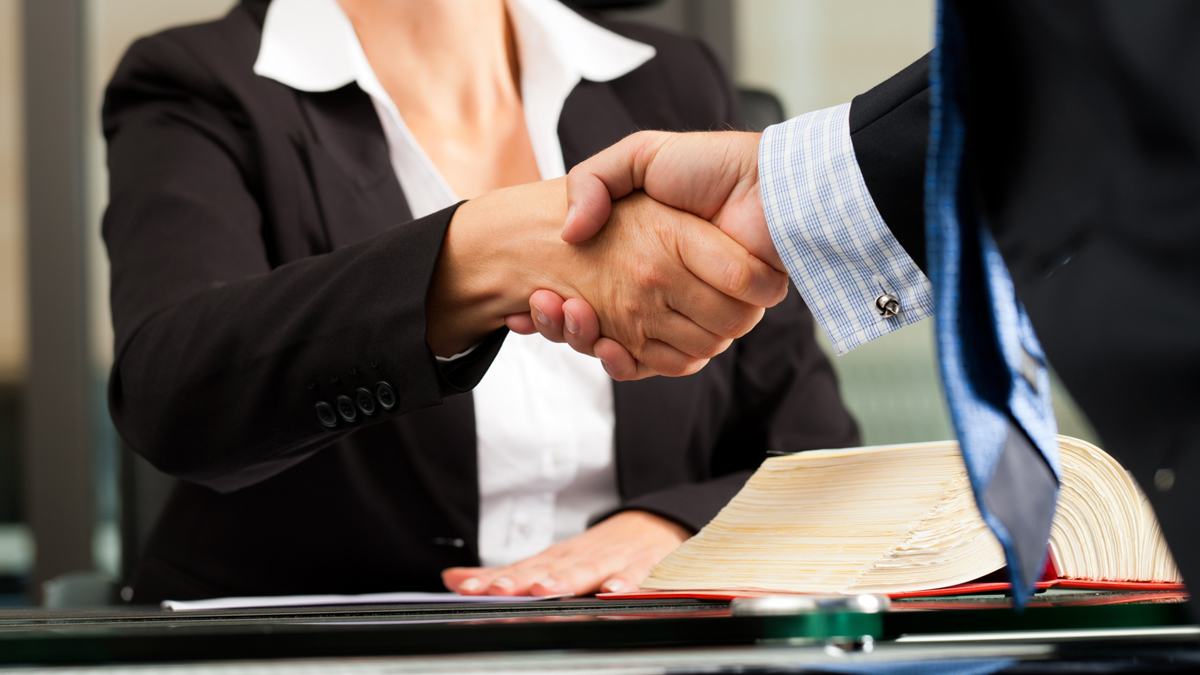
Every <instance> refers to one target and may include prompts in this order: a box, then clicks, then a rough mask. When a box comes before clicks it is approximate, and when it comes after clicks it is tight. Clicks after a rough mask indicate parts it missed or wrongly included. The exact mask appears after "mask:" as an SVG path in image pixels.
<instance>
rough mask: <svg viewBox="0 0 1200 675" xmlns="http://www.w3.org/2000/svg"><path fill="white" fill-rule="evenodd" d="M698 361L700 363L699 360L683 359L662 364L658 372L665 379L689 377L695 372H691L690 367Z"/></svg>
mask: <svg viewBox="0 0 1200 675" xmlns="http://www.w3.org/2000/svg"><path fill="white" fill-rule="evenodd" d="M698 361H700V359H684V360H681V361H677V362H674V363H667V364H664V366H663V369H662V370H660V371H659V372H660V373H662V374H663V375H666V376H667V377H683V376H684V375H691V374H692V373H694V372H695V370H692V366H693V365H694V364H695V363H697V362H698Z"/></svg>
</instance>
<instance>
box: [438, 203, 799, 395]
mask: <svg viewBox="0 0 1200 675" xmlns="http://www.w3.org/2000/svg"><path fill="white" fill-rule="evenodd" d="M566 212H567V200H566V186H565V179H558V180H553V181H543V182H541V183H533V184H529V185H523V186H518V187H515V188H509V189H506V190H499V191H497V192H493V193H490V194H488V195H484V196H482V197H480V198H477V199H474V200H471V201H469V202H467V203H465V204H463V205H462V206H461V207H460V208H459V209H458V211H457V212H456V214H455V216H454V219H453V220H452V221H451V223H450V228H449V230H448V231H447V234H446V239H445V242H444V244H443V250H442V254H441V257H440V258H439V261H438V267H437V270H436V271H435V273H434V278H433V283H432V285H431V288H430V291H429V296H428V302H427V304H426V315H427V320H428V328H427V332H426V335H427V338H428V341H429V344H430V347H431V348H432V349H433V350H434V353H435V354H436V355H438V356H450V355H452V354H456V353H458V352H461V351H463V350H465V349H467V348H468V347H470V346H471V345H472V344H475V343H476V342H478V341H479V340H481V339H482V338H483V337H484V336H486V335H487V334H488V333H490V332H491V331H493V330H495V329H497V328H499V327H500V326H502V325H504V317H505V315H508V314H512V313H514V312H521V311H528V307H529V304H528V302H529V297H530V295H532V294H533V293H534V292H535V291H537V290H538V289H549V290H552V291H554V292H556V293H558V294H559V295H561V296H563V297H570V298H581V299H583V300H585V301H586V302H587V303H588V304H589V305H590V306H591V307H592V308H594V309H595V312H596V315H597V316H598V317H599V325H600V326H601V327H603V329H604V333H605V334H606V335H609V336H613V337H614V339H616V340H617V341H618V342H620V343H621V344H622V345H625V346H626V348H628V349H629V351H630V353H632V354H633V356H634V358H636V359H637V360H638V361H639V362H641V363H644V364H647V365H648V366H650V367H652V368H654V369H655V371H657V372H660V373H669V374H673V375H686V374H689V373H692V372H695V371H697V370H699V369H700V368H702V367H703V366H704V365H705V363H707V361H708V359H709V358H712V357H713V356H716V355H717V354H719V353H721V352H722V351H724V350H725V349H726V348H727V347H728V346H729V344H730V342H731V341H732V340H733V339H734V338H737V337H740V336H742V335H744V334H745V333H746V332H748V331H749V330H750V329H751V328H753V327H754V326H755V325H756V324H757V323H758V320H759V319H760V318H762V313H763V308H764V307H770V306H773V305H775V304H777V303H778V302H780V301H781V300H782V299H783V297H784V296H785V295H786V293H787V277H786V275H784V274H783V273H781V272H778V271H776V270H775V269H772V268H771V267H770V266H769V265H767V264H765V263H763V262H762V261H760V260H759V259H758V258H756V257H754V256H752V255H750V254H749V253H748V252H746V250H745V249H744V248H742V247H741V246H740V245H738V244H737V243H736V242H734V241H733V240H732V239H730V238H729V237H728V236H727V235H725V234H724V233H722V232H721V231H720V230H719V229H717V228H715V227H713V226H712V225H711V224H710V223H708V222H707V221H704V220H702V219H700V218H697V217H695V216H693V215H691V214H687V213H684V212H682V211H679V210H676V209H673V208H671V207H668V206H663V205H662V204H659V203H658V202H656V201H654V200H652V199H650V198H649V197H647V196H645V195H644V194H642V193H640V192H635V193H634V194H632V195H630V196H628V197H626V198H624V199H621V200H618V201H616V202H614V203H613V208H612V212H611V214H610V217H609V220H608V223H607V224H606V226H605V227H604V228H603V230H602V231H601V232H600V233H599V234H598V235H597V236H595V237H593V238H591V239H589V240H588V241H587V242H584V243H581V244H568V243H566V242H564V241H563V240H562V238H561V236H560V230H561V225H562V223H563V221H564V220H565V218H566ZM548 319H549V317H548ZM598 337H599V335H597V336H595V337H594V338H593V339H592V341H593V342H594V341H595V339H596V338H598Z"/></svg>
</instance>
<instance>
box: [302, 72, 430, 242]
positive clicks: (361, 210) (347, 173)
mask: <svg viewBox="0 0 1200 675" xmlns="http://www.w3.org/2000/svg"><path fill="white" fill-rule="evenodd" d="M296 96H297V98H298V99H299V103H300V110H301V113H302V114H303V115H304V119H305V123H306V125H307V127H308V129H307V133H305V134H302V135H300V136H299V137H298V138H297V139H296V141H297V149H298V151H299V152H300V155H301V158H302V159H303V160H304V162H305V165H306V169H307V170H308V172H309V179H310V180H311V182H312V184H313V189H314V192H315V193H316V196H317V202H318V209H319V210H320V212H321V219H322V222H323V223H324V225H325V231H326V234H327V235H328V237H329V244H330V246H331V247H332V248H334V249H336V248H340V247H342V246H346V245H348V244H353V243H356V242H359V241H362V240H363V239H367V238H369V237H372V236H374V235H376V234H379V233H380V232H383V231H385V230H387V229H389V228H392V227H394V226H396V225H399V224H400V223H405V222H408V221H410V220H412V212H411V211H410V210H409V208H408V200H407V199H405V197H404V192H403V190H401V188H400V182H399V181H398V180H396V174H395V172H394V171H393V170H392V163H391V158H390V156H389V153H388V145H387V139H386V137H385V136H384V134H383V127H382V126H380V124H379V117H378V115H377V114H376V112H375V107H374V105H373V104H372V103H371V98H370V97H369V96H368V95H367V94H366V93H364V92H363V91H362V90H361V89H359V88H358V85H357V84H349V85H346V86H345V87H342V88H341V89H336V90H334V91H328V92H296Z"/></svg>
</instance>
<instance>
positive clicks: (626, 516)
mask: <svg viewBox="0 0 1200 675" xmlns="http://www.w3.org/2000/svg"><path fill="white" fill-rule="evenodd" d="M689 536H691V533H689V532H688V531H687V530H685V529H684V528H683V527H681V526H679V525H676V524H675V523H673V522H671V521H669V520H666V519H664V518H660V517H658V516H656V515H653V514H651V513H647V512H645V511H625V512H622V513H618V514H617V515H615V516H613V517H612V518H609V519H608V520H605V521H604V522H601V523H598V524H596V525H595V526H593V527H591V528H589V529H588V530H587V531H586V532H584V533H583V534H580V535H576V536H574V537H571V538H570V539H566V540H563V541H560V542H559V543H557V544H555V545H553V546H551V547H550V548H548V549H546V550H545V551H543V552H541V553H539V554H537V555H535V556H533V557H532V558H526V559H525V560H522V561H520V562H517V563H514V564H512V565H509V566H508V567H498V568H495V567H451V568H450V569H447V570H445V571H443V572H442V582H443V583H444V584H446V588H448V589H450V590H452V591H457V592H459V593H462V594H463V595H537V596H544V595H561V594H566V593H570V594H574V595H589V594H591V593H596V592H597V591H603V592H605V593H620V592H622V591H631V590H633V589H635V588H637V587H638V585H639V584H641V583H642V580H643V579H645V578H646V577H647V576H648V575H649V574H650V568H651V567H653V566H654V565H655V564H656V563H658V561H659V560H662V559H663V558H665V557H666V556H667V554H668V553H670V552H671V551H674V550H675V548H676V547H677V546H679V545H680V544H682V543H683V542H684V540H686V539H687V538H688V537H689Z"/></svg>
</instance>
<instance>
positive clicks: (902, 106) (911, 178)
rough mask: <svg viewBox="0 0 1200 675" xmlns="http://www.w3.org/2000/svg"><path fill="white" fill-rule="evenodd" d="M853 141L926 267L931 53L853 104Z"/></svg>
mask: <svg viewBox="0 0 1200 675" xmlns="http://www.w3.org/2000/svg"><path fill="white" fill-rule="evenodd" d="M850 140H851V142H852V143H853V144H854V155H855V157H856V159H857V160H858V167H859V169H860V170H861V171H862V176H863V180H864V181H865V182H866V184H867V190H868V191H869V192H870V193H871V198H872V200H874V202H875V207H876V208H877V209H879V215H880V216H882V217H883V222H885V223H887V226H888V228H889V229H890V230H891V231H892V234H893V235H894V236H895V237H896V241H898V242H900V245H901V246H903V247H904V250H905V251H906V252H907V253H908V255H909V256H910V257H911V258H912V259H913V261H914V262H915V263H916V264H917V266H918V267H920V268H921V271H925V207H924V202H925V151H926V148H928V146H929V55H928V54H926V55H925V56H923V57H921V58H920V59H919V60H917V61H916V62H915V63H913V64H912V65H910V66H908V67H907V68H905V69H904V70H902V71H900V72H899V73H896V74H895V75H893V76H892V77H891V78H889V79H888V80H887V81H885V82H883V83H882V84H880V85H878V86H876V87H875V88H873V89H871V90H870V91H868V92H866V93H865V94H861V95H859V96H856V97H854V100H853V101H852V102H851V104H850Z"/></svg>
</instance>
